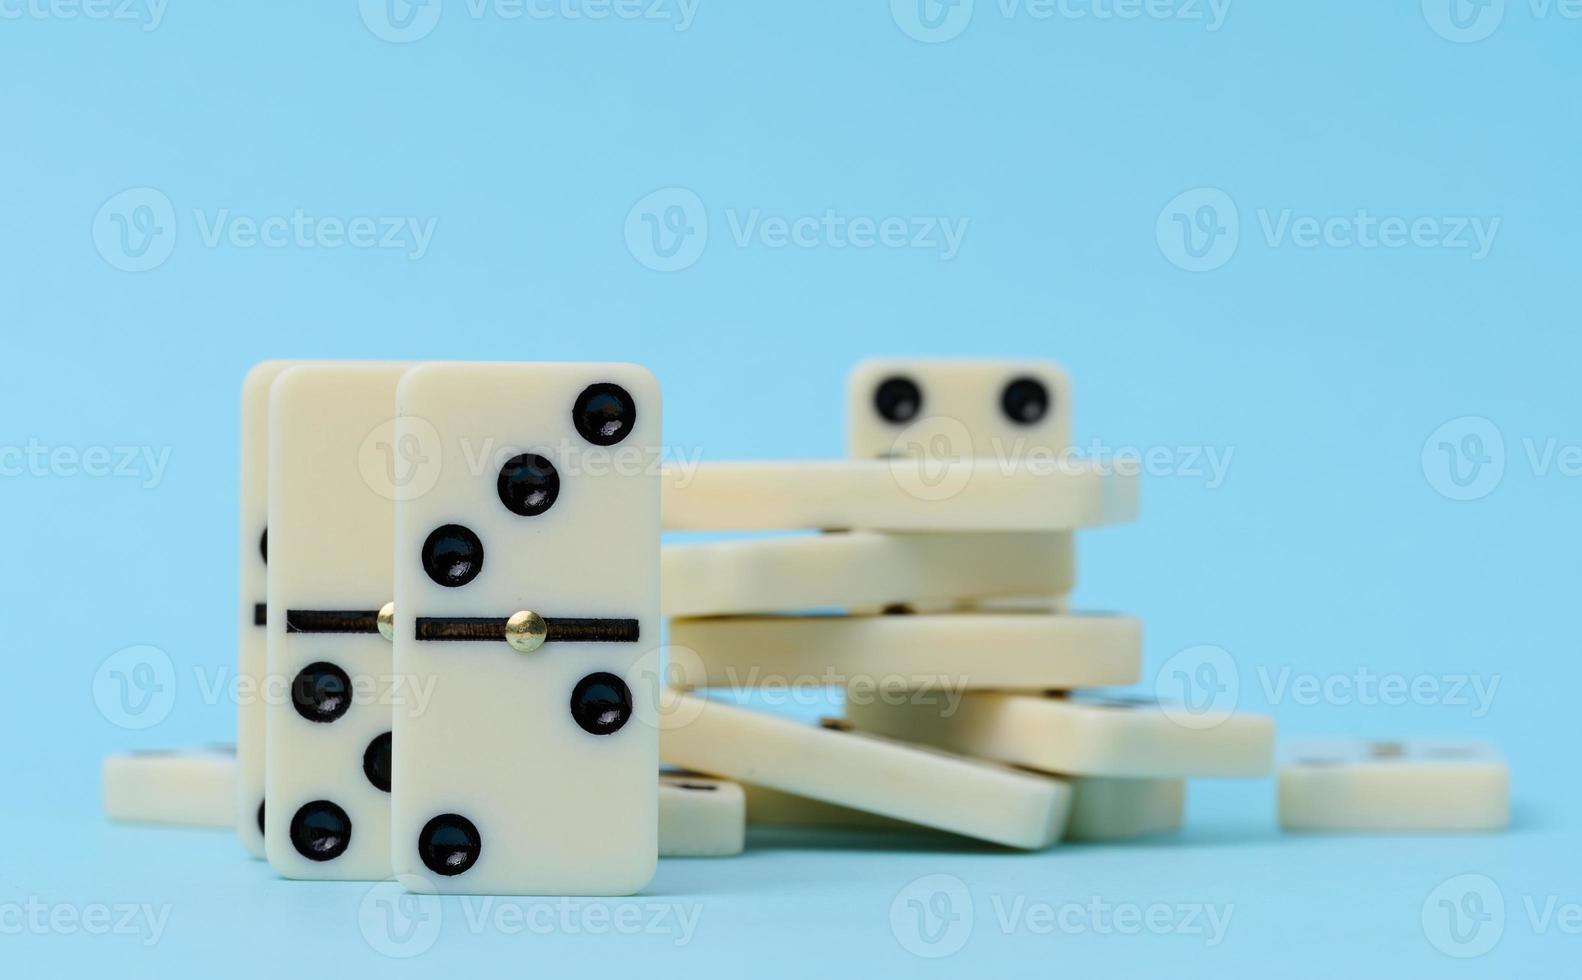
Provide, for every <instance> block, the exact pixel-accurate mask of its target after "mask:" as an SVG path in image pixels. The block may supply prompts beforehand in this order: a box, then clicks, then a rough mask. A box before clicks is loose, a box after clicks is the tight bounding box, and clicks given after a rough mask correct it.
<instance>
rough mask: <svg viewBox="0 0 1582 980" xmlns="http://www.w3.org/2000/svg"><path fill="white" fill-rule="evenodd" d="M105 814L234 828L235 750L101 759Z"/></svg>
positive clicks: (115, 817) (218, 748) (210, 748)
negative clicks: (102, 764) (102, 760)
mask: <svg viewBox="0 0 1582 980" xmlns="http://www.w3.org/2000/svg"><path fill="white" fill-rule="evenodd" d="M102 775H103V781H104V815H105V816H106V817H108V818H110V819H111V820H116V821H124V822H129V823H151V824H166V825H170V826H179V827H213V828H218V829H223V830H230V829H232V828H234V827H235V826H236V801H237V795H236V792H237V791H236V781H237V764H236V749H235V748H234V747H233V746H229V745H215V746H206V747H204V748H202V749H197V750H189V751H180V752H122V753H117V754H115V755H112V756H110V757H108V758H106V759H105V760H104V768H103V773H102Z"/></svg>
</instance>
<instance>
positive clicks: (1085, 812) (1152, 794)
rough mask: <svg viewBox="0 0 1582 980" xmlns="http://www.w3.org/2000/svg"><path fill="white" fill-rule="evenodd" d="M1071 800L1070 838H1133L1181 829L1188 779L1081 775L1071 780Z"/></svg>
mask: <svg viewBox="0 0 1582 980" xmlns="http://www.w3.org/2000/svg"><path fill="white" fill-rule="evenodd" d="M1071 800H1072V802H1071V821H1070V823H1068V824H1066V838H1065V839H1066V840H1069V841H1086V842H1092V843H1099V842H1105V841H1121V840H1131V839H1133V838H1137V837H1149V836H1152V835H1154V834H1165V833H1170V832H1172V831H1176V830H1180V829H1181V820H1182V816H1183V813H1184V811H1185V808H1186V782H1185V781H1184V780H1180V779H1109V778H1106V777H1103V776H1078V777H1076V778H1074V779H1072V780H1071Z"/></svg>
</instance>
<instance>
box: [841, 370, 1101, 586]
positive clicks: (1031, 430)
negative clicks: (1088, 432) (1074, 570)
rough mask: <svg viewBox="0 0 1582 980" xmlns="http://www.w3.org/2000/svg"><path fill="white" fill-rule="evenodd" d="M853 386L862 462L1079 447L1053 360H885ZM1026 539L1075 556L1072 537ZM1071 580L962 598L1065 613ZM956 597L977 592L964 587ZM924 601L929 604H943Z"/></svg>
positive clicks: (1049, 453)
mask: <svg viewBox="0 0 1582 980" xmlns="http://www.w3.org/2000/svg"><path fill="white" fill-rule="evenodd" d="M846 387H847V406H846V420H847V421H846V425H847V436H846V438H847V454H848V455H850V456H855V457H857V458H859V459H864V458H873V457H886V458H893V457H897V456H917V455H922V456H934V457H938V456H948V457H953V458H961V457H969V456H970V457H974V458H981V459H989V460H992V461H993V463H994V465H996V466H1001V465H1004V464H1005V463H1006V462H1018V461H1019V462H1029V461H1042V462H1043V463H1045V464H1049V465H1052V464H1054V463H1055V462H1056V461H1057V460H1058V459H1059V457H1060V456H1061V454H1063V453H1065V452H1066V451H1067V450H1068V449H1069V448H1070V445H1071V385H1070V382H1069V381H1068V380H1067V378H1066V372H1065V371H1064V370H1063V369H1061V367H1060V365H1058V364H1056V363H1055V362H1053V361H1038V360H1016V361H1012V360H971V359H955V360H947V359H941V358H933V359H929V358H913V359H901V358H876V359H871V360H866V361H863V362H861V363H859V364H858V365H857V366H856V367H855V368H853V369H852V372H851V375H850V377H849V378H848V379H847V384H846ZM919 465H922V464H919ZM942 537H944V538H945V539H947V540H948V538H949V537H951V536H948V535H947V536H942ZM1019 537H1021V538H1023V539H1024V540H1026V542H1027V544H1029V545H1038V544H1042V545H1043V546H1044V547H1046V548H1047V549H1048V550H1049V551H1050V552H1051V553H1062V552H1063V553H1064V554H1065V556H1066V557H1065V561H1066V562H1067V564H1068V565H1070V564H1071V563H1072V555H1073V546H1072V541H1071V537H1070V536H1069V535H1060V534H1047V533H1046V534H1038V535H1033V534H1023V535H1019ZM1071 586H1072V583H1071V581H1070V578H1069V577H1068V579H1067V581H1066V582H1065V583H1064V584H1063V586H1061V587H1056V588H1045V589H1028V590H1024V592H1023V593H1022V595H1021V596H1007V595H1005V594H1004V593H999V594H995V593H983V594H982V595H983V597H982V598H977V599H975V600H974V601H971V602H968V603H963V604H962V605H964V606H970V607H976V608H980V609H999V610H1006V611H1009V610H1014V609H1019V608H1020V609H1034V610H1044V611H1049V610H1051V609H1057V610H1058V609H1063V608H1064V605H1063V599H1061V598H1057V597H1061V596H1064V595H1065V594H1066V593H1068V592H1070V591H1071ZM990 597H992V598H990ZM954 598H958V599H972V598H973V596H972V595H971V594H970V593H966V592H963V593H962V594H961V595H959V596H956V597H954ZM914 605H915V608H917V609H918V610H919V611H922V610H924V609H928V608H935V609H937V608H939V607H938V606H937V605H934V606H931V605H929V604H927V603H924V604H914Z"/></svg>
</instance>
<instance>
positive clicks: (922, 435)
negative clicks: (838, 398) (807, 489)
mask: <svg viewBox="0 0 1582 980" xmlns="http://www.w3.org/2000/svg"><path fill="white" fill-rule="evenodd" d="M847 395H848V401H847V414H846V424H847V440H846V441H847V450H848V453H849V455H851V456H856V457H859V458H862V457H869V458H871V457H875V456H892V455H907V454H911V453H916V452H918V451H923V452H933V453H935V454H938V453H940V452H941V451H943V452H946V453H951V454H955V455H963V456H964V455H970V456H978V457H983V458H989V459H1000V460H1012V459H1018V458H1025V457H1026V456H1028V455H1029V454H1043V455H1045V456H1048V457H1051V458H1052V457H1053V455H1054V454H1056V453H1059V452H1061V451H1063V450H1065V449H1066V447H1067V446H1069V445H1070V442H1071V411H1070V406H1071V385H1070V382H1069V381H1068V380H1067V378H1066V372H1065V371H1064V370H1062V369H1061V367H1060V365H1058V364H1056V363H1054V362H1053V361H1040V360H975V359H960V358H957V359H946V358H875V359H872V360H866V361H863V362H861V363H860V364H858V365H857V366H856V368H854V369H853V370H852V372H851V375H850V377H849V378H848V380H847ZM936 437H942V438H936Z"/></svg>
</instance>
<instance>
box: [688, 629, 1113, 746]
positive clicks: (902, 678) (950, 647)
mask: <svg viewBox="0 0 1582 980" xmlns="http://www.w3.org/2000/svg"><path fill="white" fill-rule="evenodd" d="M670 647H671V658H670V675H669V681H670V683H671V684H672V685H673V686H675V687H679V688H683V689H686V688H700V687H731V688H742V687H751V686H755V685H757V684H759V683H762V682H766V681H767V682H774V683H784V682H796V683H799V684H804V685H807V684H825V685H837V686H838V685H851V684H854V683H865V684H867V683H871V684H881V685H887V686H890V687H894V688H897V689H907V690H916V689H920V688H926V687H936V686H940V685H944V686H948V687H949V686H954V687H960V686H963V685H964V686H965V687H966V689H969V690H970V689H977V690H983V689H1022V690H1037V689H1044V688H1052V687H1060V688H1067V687H1094V686H1102V685H1111V684H1131V683H1135V682H1136V680H1137V678H1138V674H1139V672H1140V670H1141V660H1142V626H1141V625H1140V624H1139V623H1138V622H1137V620H1135V619H1131V618H1129V617H1125V616H1089V615H1084V616H1069V615H1040V614H1037V613H976V612H970V613H947V614H943V615H899V616H756V617H740V618H720V619H686V620H681V619H678V620H674V621H672V622H671V624H670ZM859 727H863V726H859ZM901 737H906V736H901ZM914 741H915V739H914ZM973 754H980V755H981V754H983V753H973Z"/></svg>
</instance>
